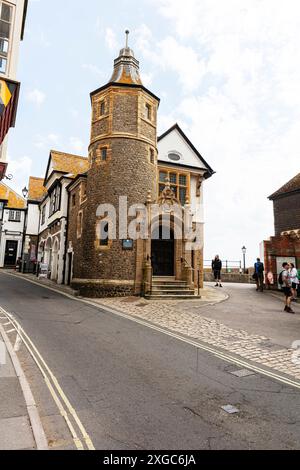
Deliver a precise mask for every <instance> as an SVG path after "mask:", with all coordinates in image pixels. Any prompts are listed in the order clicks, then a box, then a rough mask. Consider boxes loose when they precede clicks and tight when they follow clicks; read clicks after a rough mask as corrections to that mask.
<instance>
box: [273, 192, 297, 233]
mask: <svg viewBox="0 0 300 470" xmlns="http://www.w3.org/2000/svg"><path fill="white" fill-rule="evenodd" d="M273 207H274V221H275V235H276V236H278V235H280V234H281V233H282V232H284V231H286V230H294V229H298V228H300V192H298V193H294V194H287V195H284V196H283V197H280V198H278V199H276V200H275V201H273Z"/></svg>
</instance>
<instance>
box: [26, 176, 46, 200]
mask: <svg viewBox="0 0 300 470" xmlns="http://www.w3.org/2000/svg"><path fill="white" fill-rule="evenodd" d="M46 192H47V190H46V188H45V186H44V179H43V178H36V177H35V176H30V177H29V188H28V200H29V201H41V200H42V199H43V197H44V195H45V194H46Z"/></svg>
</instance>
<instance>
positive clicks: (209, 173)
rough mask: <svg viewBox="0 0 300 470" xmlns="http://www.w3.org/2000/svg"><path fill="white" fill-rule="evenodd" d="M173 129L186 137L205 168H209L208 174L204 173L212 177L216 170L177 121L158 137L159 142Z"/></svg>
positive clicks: (185, 139) (207, 176) (206, 176)
mask: <svg viewBox="0 0 300 470" xmlns="http://www.w3.org/2000/svg"><path fill="white" fill-rule="evenodd" d="M173 131H177V132H178V133H179V134H180V135H181V137H182V138H183V139H184V141H185V142H186V144H187V145H188V146H189V147H190V148H191V150H192V151H193V152H194V153H195V155H196V156H197V157H198V159H199V161H200V162H201V163H202V165H204V167H205V168H207V171H206V174H205V175H204V176H205V178H210V177H211V176H212V175H213V174H214V173H215V171H214V170H213V169H212V168H211V167H210V165H209V164H208V163H207V162H206V161H205V160H204V158H203V157H202V155H201V154H200V152H199V151H198V150H197V149H196V147H195V146H194V145H193V144H192V142H191V141H190V139H189V138H188V137H187V136H186V135H185V133H184V132H183V130H182V129H181V127H180V126H179V125H178V124H177V123H176V124H174V126H172V127H170V129H168V130H167V131H166V132H164V134H162V135H161V136H160V137H158V142H160V141H161V140H163V139H164V138H165V137H166V136H167V135H169V134H171V133H172V132H173Z"/></svg>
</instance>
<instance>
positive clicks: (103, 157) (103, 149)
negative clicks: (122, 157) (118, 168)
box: [101, 147, 107, 162]
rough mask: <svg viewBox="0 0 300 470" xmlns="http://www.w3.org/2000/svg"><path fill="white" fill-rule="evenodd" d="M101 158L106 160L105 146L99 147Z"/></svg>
mask: <svg viewBox="0 0 300 470" xmlns="http://www.w3.org/2000/svg"><path fill="white" fill-rule="evenodd" d="M101 160H102V161H103V162H106V160H107V148H106V147H103V148H102V149H101Z"/></svg>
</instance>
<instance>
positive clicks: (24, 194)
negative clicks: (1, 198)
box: [22, 186, 29, 199]
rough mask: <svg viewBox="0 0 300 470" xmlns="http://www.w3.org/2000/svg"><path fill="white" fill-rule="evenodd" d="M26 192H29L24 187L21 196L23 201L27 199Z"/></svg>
mask: <svg viewBox="0 0 300 470" xmlns="http://www.w3.org/2000/svg"><path fill="white" fill-rule="evenodd" d="M28 192H29V191H28V189H27V188H26V186H25V188H23V189H22V194H23V198H24V199H26V198H27V196H28Z"/></svg>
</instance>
